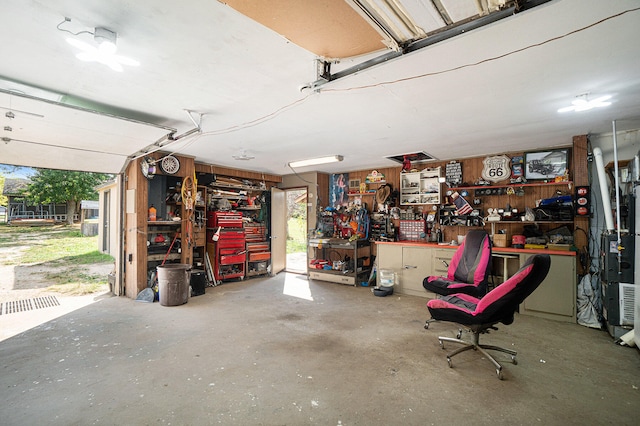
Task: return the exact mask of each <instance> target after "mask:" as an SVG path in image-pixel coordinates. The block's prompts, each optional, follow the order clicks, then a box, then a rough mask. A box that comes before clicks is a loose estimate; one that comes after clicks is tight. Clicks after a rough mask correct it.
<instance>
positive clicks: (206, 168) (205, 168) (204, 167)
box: [195, 163, 282, 186]
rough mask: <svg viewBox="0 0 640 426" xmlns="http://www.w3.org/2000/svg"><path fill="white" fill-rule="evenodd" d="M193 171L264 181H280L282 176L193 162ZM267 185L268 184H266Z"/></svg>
mask: <svg viewBox="0 0 640 426" xmlns="http://www.w3.org/2000/svg"><path fill="white" fill-rule="evenodd" d="M195 171H196V172H198V173H210V174H215V175H221V176H228V177H232V178H241V179H249V180H256V181H262V180H264V181H265V182H275V183H280V182H282V176H276V175H270V174H264V173H260V172H252V171H248V170H240V169H231V168H228V167H222V166H215V165H213V164H203V163H195ZM267 186H269V185H267Z"/></svg>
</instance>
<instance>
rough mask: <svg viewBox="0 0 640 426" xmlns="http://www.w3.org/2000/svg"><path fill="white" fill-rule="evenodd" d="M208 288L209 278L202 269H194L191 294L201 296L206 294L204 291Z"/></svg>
mask: <svg viewBox="0 0 640 426" xmlns="http://www.w3.org/2000/svg"><path fill="white" fill-rule="evenodd" d="M206 286H207V276H206V275H205V273H204V271H203V270H201V269H193V270H192V271H191V294H192V295H193V296H200V295H202V294H204V289H205V287H206Z"/></svg>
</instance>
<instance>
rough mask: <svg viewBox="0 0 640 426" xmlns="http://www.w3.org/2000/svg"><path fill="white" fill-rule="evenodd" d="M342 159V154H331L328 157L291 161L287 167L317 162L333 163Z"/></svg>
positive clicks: (310, 164) (316, 163)
mask: <svg viewBox="0 0 640 426" xmlns="http://www.w3.org/2000/svg"><path fill="white" fill-rule="evenodd" d="M342 160H344V157H343V156H342V155H331V156H329V157H318V158H309V159H307V160H300V161H292V162H290V163H289V167H291V168H294V167H307V166H316V165H318V164H327V163H335V162H338V161H342Z"/></svg>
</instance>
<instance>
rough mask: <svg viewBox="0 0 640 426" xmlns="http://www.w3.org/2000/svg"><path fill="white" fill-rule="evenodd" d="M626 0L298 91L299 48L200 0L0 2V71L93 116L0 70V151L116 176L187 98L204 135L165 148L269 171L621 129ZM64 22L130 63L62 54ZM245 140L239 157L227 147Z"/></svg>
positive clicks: (593, 3) (482, 35)
mask: <svg viewBox="0 0 640 426" xmlns="http://www.w3.org/2000/svg"><path fill="white" fill-rule="evenodd" d="M637 8H640V1H638V0H611V1H601V0H552V1H550V2H548V3H545V4H542V5H540V6H537V7H535V8H533V9H531V10H527V11H523V12H521V13H518V14H515V15H513V16H510V17H508V18H505V19H502V20H500V21H498V22H496V23H493V24H490V25H487V26H484V27H482V28H479V29H476V30H472V31H469V32H467V33H465V34H463V35H460V36H457V37H454V38H451V39H448V40H446V41H443V42H440V43H437V44H435V45H433V46H430V47H426V48H424V49H421V50H419V51H417V52H414V53H411V54H407V55H404V56H402V57H400V58H398V59H394V60H392V61H389V62H387V63H385V64H382V65H379V66H376V67H374V68H371V69H368V70H365V71H362V72H360V73H357V74H356V75H352V76H349V77H345V78H342V79H339V80H336V81H333V82H331V83H328V84H326V85H324V86H322V88H321V90H320V91H319V92H313V91H308V90H303V91H301V90H300V88H301V87H303V86H305V85H308V84H309V83H311V82H313V81H315V80H316V68H315V59H316V56H315V55H314V54H313V53H311V52H309V51H306V50H304V49H302V48H300V47H298V46H296V45H295V44H293V43H291V42H289V41H288V40H287V39H286V38H284V37H283V36H280V35H278V34H276V33H275V32H273V31H272V30H269V29H267V28H266V27H263V26H261V25H260V24H258V23H256V22H254V21H252V20H251V19H249V18H247V17H245V16H243V15H241V14H240V13H239V12H237V11H235V10H234V9H231V8H230V7H229V6H227V5H225V4H223V3H220V2H218V1H215V0H183V1H180V2H177V1H158V0H136V1H129V0H109V1H103V0H83V1H81V2H80V1H76V0H25V1H14V2H5V4H3V7H2V14H1V15H0V39H1V40H2V44H1V46H2V47H1V48H0V52H1V59H0V79H5V80H11V81H16V82H20V83H23V84H25V85H27V86H28V87H38V88H42V89H47V90H48V91H50V92H54V93H57V94H59V95H60V96H61V97H56V98H55V99H60V100H61V101H62V102H64V103H67V104H73V105H75V106H84V107H87V108H89V109H92V110H99V111H107V112H108V113H109V116H103V115H96V114H91V113H86V112H83V111H80V110H79V109H78V108H66V107H64V108H62V107H58V108H57V109H56V108H53V107H52V104H50V103H46V102H40V101H37V100H34V99H31V98H24V97H23V96H20V95H18V94H15V95H10V94H9V93H18V92H15V88H13V89H12V87H11V85H9V84H7V83H2V82H0V113H1V114H0V137H3V138H9V139H11V140H10V141H9V142H8V143H0V163H8V164H16V165H27V166H38V167H50V168H65V169H81V170H88V171H102V172H118V171H120V170H121V168H122V166H123V165H124V164H125V161H126V156H132V155H134V154H136V153H137V152H138V151H139V150H140V149H142V148H144V147H146V146H150V145H151V144H153V143H154V142H156V141H158V140H160V139H161V138H162V137H163V136H164V135H167V134H168V133H170V132H172V129H175V131H176V133H175V134H176V135H180V134H183V133H185V132H187V131H189V130H191V129H192V128H193V127H194V124H193V121H192V119H191V118H190V116H189V115H188V114H187V112H186V111H185V110H192V111H196V113H192V114H191V116H192V117H193V118H194V119H195V120H196V121H198V120H199V114H203V115H202V120H201V130H202V131H201V133H198V134H195V135H194V136H190V137H185V138H183V139H180V140H179V141H177V142H174V143H173V144H170V145H168V146H166V147H165V150H167V151H170V152H172V151H176V152H178V153H180V154H185V155H191V156H194V157H196V160H197V161H201V162H206V163H212V164H217V165H222V166H227V167H233V168H240V169H247V170H253V171H258V172H265V173H271V174H277V175H284V174H289V173H291V170H290V169H289V168H288V167H287V166H286V164H287V163H288V162H290V161H294V160H300V159H305V158H309V157H316V156H323V155H333V154H340V155H343V156H344V161H343V162H341V163H336V164H333V165H323V166H319V167H318V168H317V170H320V171H324V172H328V173H334V172H347V171H350V170H366V169H373V168H378V167H385V166H393V165H396V163H393V162H391V161H390V160H387V159H385V157H386V156H389V155H395V154H402V153H408V152H415V151H426V152H428V153H429V154H431V155H433V156H434V157H436V158H438V159H441V160H449V159H460V158H464V157H471V156H482V155H487V154H495V153H500V152H507V151H527V150H535V149H538V148H545V147H552V146H563V145H564V146H566V145H569V144H571V140H572V136H574V135H580V134H589V133H607V132H610V131H611V127H612V126H611V123H612V120H616V123H617V128H618V130H620V131H624V130H630V129H637V128H640V43H638V42H637V40H639V39H640V25H638V22H640V10H633V11H629V12H627V13H622V12H624V11H627V10H632V9H637ZM621 13H622V14H621ZM618 14H620V15H618ZM616 15H618V16H616ZM65 17H69V18H71V22H67V23H65V24H64V25H63V26H62V27H63V28H65V29H68V30H70V31H73V32H79V31H93V29H94V27H105V28H108V29H111V30H112V31H115V32H117V33H118V42H117V44H118V52H119V53H120V54H122V55H124V56H128V57H131V58H135V59H136V60H138V61H139V62H140V64H141V65H140V66H139V67H126V66H125V70H124V72H122V73H116V72H114V71H112V70H111V69H109V68H108V67H106V66H104V65H101V64H98V63H87V62H80V61H78V60H77V59H76V58H75V53H76V51H75V50H74V48H73V47H72V46H70V45H69V44H68V43H67V42H66V41H65V39H66V37H67V36H69V35H70V34H68V33H66V32H62V31H59V30H58V29H57V28H56V26H57V25H58V24H59V23H61V22H62V21H63V20H64V18H65ZM609 18H610V19H609ZM77 37H78V38H80V39H82V40H83V41H86V42H91V41H92V40H91V37H89V36H87V35H79V36H77ZM383 53H385V52H379V53H378V54H376V55H381V54H383ZM374 56H375V55H374ZM365 59H367V58H351V59H343V60H342V61H341V62H340V64H338V65H335V69H339V68H341V69H344V68H346V67H349V66H352V65H356V64H358V63H360V62H362V61H363V60H365ZM21 87H22V86H21ZM10 90H13V91H12V92H9V91H10ZM20 90H22V92H24V93H26V94H28V95H31V96H35V97H41V96H44V95H42V94H39V93H38V92H35V91H31V90H30V89H28V88H24V87H23V88H22V89H20ZM587 92H588V93H590V95H589V96H590V97H592V98H594V97H598V96H600V95H604V94H610V95H613V105H612V106H610V107H608V108H602V109H598V110H591V111H588V112H584V113H580V114H578V113H570V114H558V113H557V112H556V111H557V110H558V108H561V107H564V106H567V105H569V103H570V102H571V100H573V99H574V98H575V97H576V96H578V95H580V94H583V93H587ZM54 96H55V95H54ZM53 106H55V105H53ZM8 109H12V110H15V118H13V119H9V118H6V117H5V112H6V111H8ZM25 113H29V114H25ZM34 114H37V115H34ZM114 116H121V117H125V118H127V119H126V120H124V119H120V118H114ZM143 123H149V124H150V125H146V124H143ZM4 126H10V127H11V128H12V131H10V132H8V131H6V130H2V129H3V128H4ZM58 147H66V148H64V149H61V148H58ZM243 151H244V152H246V154H247V155H249V156H253V157H255V159H252V160H248V161H242V160H235V159H234V158H233V156H234V155H235V156H237V155H238V154H240V153H241V152H243ZM308 170H309V169H303V170H300V171H308Z"/></svg>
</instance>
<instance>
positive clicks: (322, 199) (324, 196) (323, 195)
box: [317, 173, 331, 209]
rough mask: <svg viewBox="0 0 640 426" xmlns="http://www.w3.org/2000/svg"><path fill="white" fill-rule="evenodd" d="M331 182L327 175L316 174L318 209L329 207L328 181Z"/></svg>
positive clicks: (329, 176)
mask: <svg viewBox="0 0 640 426" xmlns="http://www.w3.org/2000/svg"><path fill="white" fill-rule="evenodd" d="M330 180H331V175H329V174H327V173H318V176H317V183H318V198H319V201H318V203H319V204H318V207H319V208H322V209H324V208H325V207H327V206H328V205H329V181H330Z"/></svg>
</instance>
